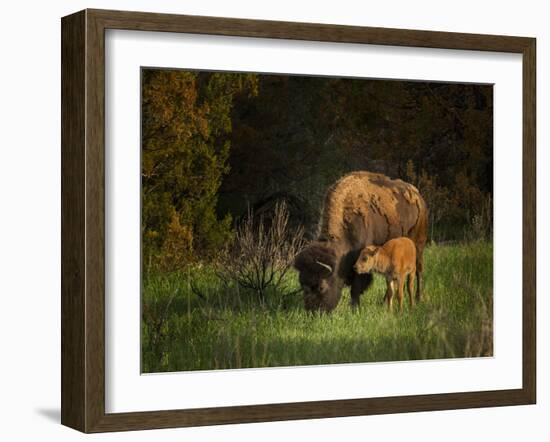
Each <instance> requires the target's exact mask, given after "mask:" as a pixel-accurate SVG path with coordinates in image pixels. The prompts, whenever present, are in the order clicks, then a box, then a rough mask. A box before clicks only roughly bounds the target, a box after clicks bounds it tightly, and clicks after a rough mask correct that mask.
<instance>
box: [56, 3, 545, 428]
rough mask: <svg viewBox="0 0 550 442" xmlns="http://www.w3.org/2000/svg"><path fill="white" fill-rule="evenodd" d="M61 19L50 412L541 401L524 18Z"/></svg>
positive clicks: (297, 413)
mask: <svg viewBox="0 0 550 442" xmlns="http://www.w3.org/2000/svg"><path fill="white" fill-rule="evenodd" d="M61 25H62V26H61V27H62V177H61V179H62V342H61V344H62V410H61V417H62V423H63V424H64V425H67V426H69V427H72V428H75V429H78V430H80V431H83V432H104V431H122V430H139V429H151V428H168V427H183V426H196V425H215V424H226V423H241V422H243V423H244V422H261V421H276V420H289V419H311V418H325V417H338V416H354V415H369V414H381V413H402V412H412V411H429V410H445V409H458V408H473V407H489V406H504V405H526V404H534V403H535V401H536V345H535V344H536V341H535V338H536V336H535V335H536V333H535V331H536V323H535V317H536V315H535V291H536V286H535V282H536V274H535V268H536V229H535V227H536V219H535V214H536V207H535V201H536V198H535V196H536V186H535V183H536V176H535V170H536V168H535V165H536V158H535V141H536V140H535V132H536V131H535V109H536V106H535V83H536V82H535V72H536V69H535V55H536V45H535V39H533V38H527V37H512V36H495V35H474V34H458V33H448V32H433V31H420V30H404V29H385V28H369V27H350V26H341V25H326V24H312V23H290V22H274V21H261V20H241V19H234V18H218V17H198V16H184V15H168V14H153V13H140V12H122V11H105V10H84V11H81V12H78V13H75V14H73V15H70V16H67V17H64V18H63V19H62V23H61Z"/></svg>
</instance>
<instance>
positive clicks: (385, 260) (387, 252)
mask: <svg viewBox="0 0 550 442" xmlns="http://www.w3.org/2000/svg"><path fill="white" fill-rule="evenodd" d="M353 268H354V270H355V271H356V272H357V273H358V274H361V273H369V272H371V271H375V272H377V273H381V274H382V275H384V277H385V278H386V283H387V289H386V297H385V299H386V301H387V303H388V308H389V309H390V310H391V308H392V302H393V295H394V294H395V291H396V287H397V299H398V301H399V309H400V310H403V291H404V290H403V289H404V286H405V282H406V281H407V279H408V281H407V291H408V292H409V303H410V305H411V306H412V305H413V304H414V300H413V288H414V274H415V273H416V247H415V245H414V243H413V242H412V241H411V240H410V239H409V238H405V237H403V236H402V237H399V238H394V239H390V240H389V241H388V242H386V244H384V245H383V246H381V247H378V246H367V247H365V248H364V249H363V250H361V254H360V255H359V258H358V259H357V262H356V263H355V266H354V267H353Z"/></svg>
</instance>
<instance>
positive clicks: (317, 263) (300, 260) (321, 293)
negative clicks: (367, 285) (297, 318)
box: [294, 242, 340, 312]
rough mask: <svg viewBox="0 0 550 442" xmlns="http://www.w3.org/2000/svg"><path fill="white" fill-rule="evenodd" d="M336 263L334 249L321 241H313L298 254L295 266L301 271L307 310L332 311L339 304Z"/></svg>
mask: <svg viewBox="0 0 550 442" xmlns="http://www.w3.org/2000/svg"><path fill="white" fill-rule="evenodd" d="M336 264H337V262H336V253H335V252H334V250H333V249H332V248H331V247H329V246H327V245H325V244H323V243H320V242H314V243H311V244H310V245H309V246H307V247H306V248H305V249H304V250H302V251H301V252H300V253H299V254H298V255H297V256H296V258H295V260H294V267H295V268H296V270H298V272H300V284H301V286H302V290H303V292H304V306H305V308H306V310H309V311H315V310H319V311H325V312H330V311H331V310H333V309H334V308H335V307H336V305H337V304H338V300H339V297H340V290H339V287H338V281H337V278H336Z"/></svg>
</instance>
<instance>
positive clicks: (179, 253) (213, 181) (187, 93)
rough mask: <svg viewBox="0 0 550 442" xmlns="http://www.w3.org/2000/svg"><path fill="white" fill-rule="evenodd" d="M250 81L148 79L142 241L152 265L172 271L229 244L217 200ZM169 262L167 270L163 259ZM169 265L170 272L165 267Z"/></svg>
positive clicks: (184, 75) (227, 223)
mask: <svg viewBox="0 0 550 442" xmlns="http://www.w3.org/2000/svg"><path fill="white" fill-rule="evenodd" d="M256 83H257V80H256V76H255V75H250V74H226V73H223V74H222V73H208V74H204V73H202V74H200V75H199V73H197V72H191V71H182V70H160V69H154V70H153V69H147V70H144V71H143V77H142V169H141V172H142V174H141V180H142V237H143V258H144V262H145V264H146V265H150V266H155V267H159V266H160V267H164V269H165V270H173V269H175V268H178V267H179V266H182V265H185V264H186V263H188V262H189V261H192V260H196V259H199V258H201V257H206V256H210V255H211V254H212V253H213V252H214V251H215V250H216V249H217V248H219V247H221V246H223V244H224V243H225V242H226V241H227V240H228V239H229V238H230V236H231V217H230V216H229V215H225V216H222V217H218V215H217V213H216V204H217V192H218V188H219V187H220V184H221V182H222V178H223V176H224V175H225V174H227V173H228V171H229V166H228V164H227V158H228V155H229V149H230V141H229V134H230V133H231V129H232V125H231V110H232V106H233V100H234V97H236V96H237V95H240V94H248V95H255V94H256V93H257V86H256ZM167 255H170V257H171V258H170V259H169V260H168V261H169V262H170V264H169V265H168V264H167V263H166V262H165V261H166V260H163V256H167ZM163 263H164V264H163Z"/></svg>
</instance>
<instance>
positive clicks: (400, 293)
mask: <svg viewBox="0 0 550 442" xmlns="http://www.w3.org/2000/svg"><path fill="white" fill-rule="evenodd" d="M397 284H398V289H397V290H398V292H397V299H398V300H399V311H401V312H402V311H403V291H404V288H405V275H400V276H399V278H398V279H397Z"/></svg>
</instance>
